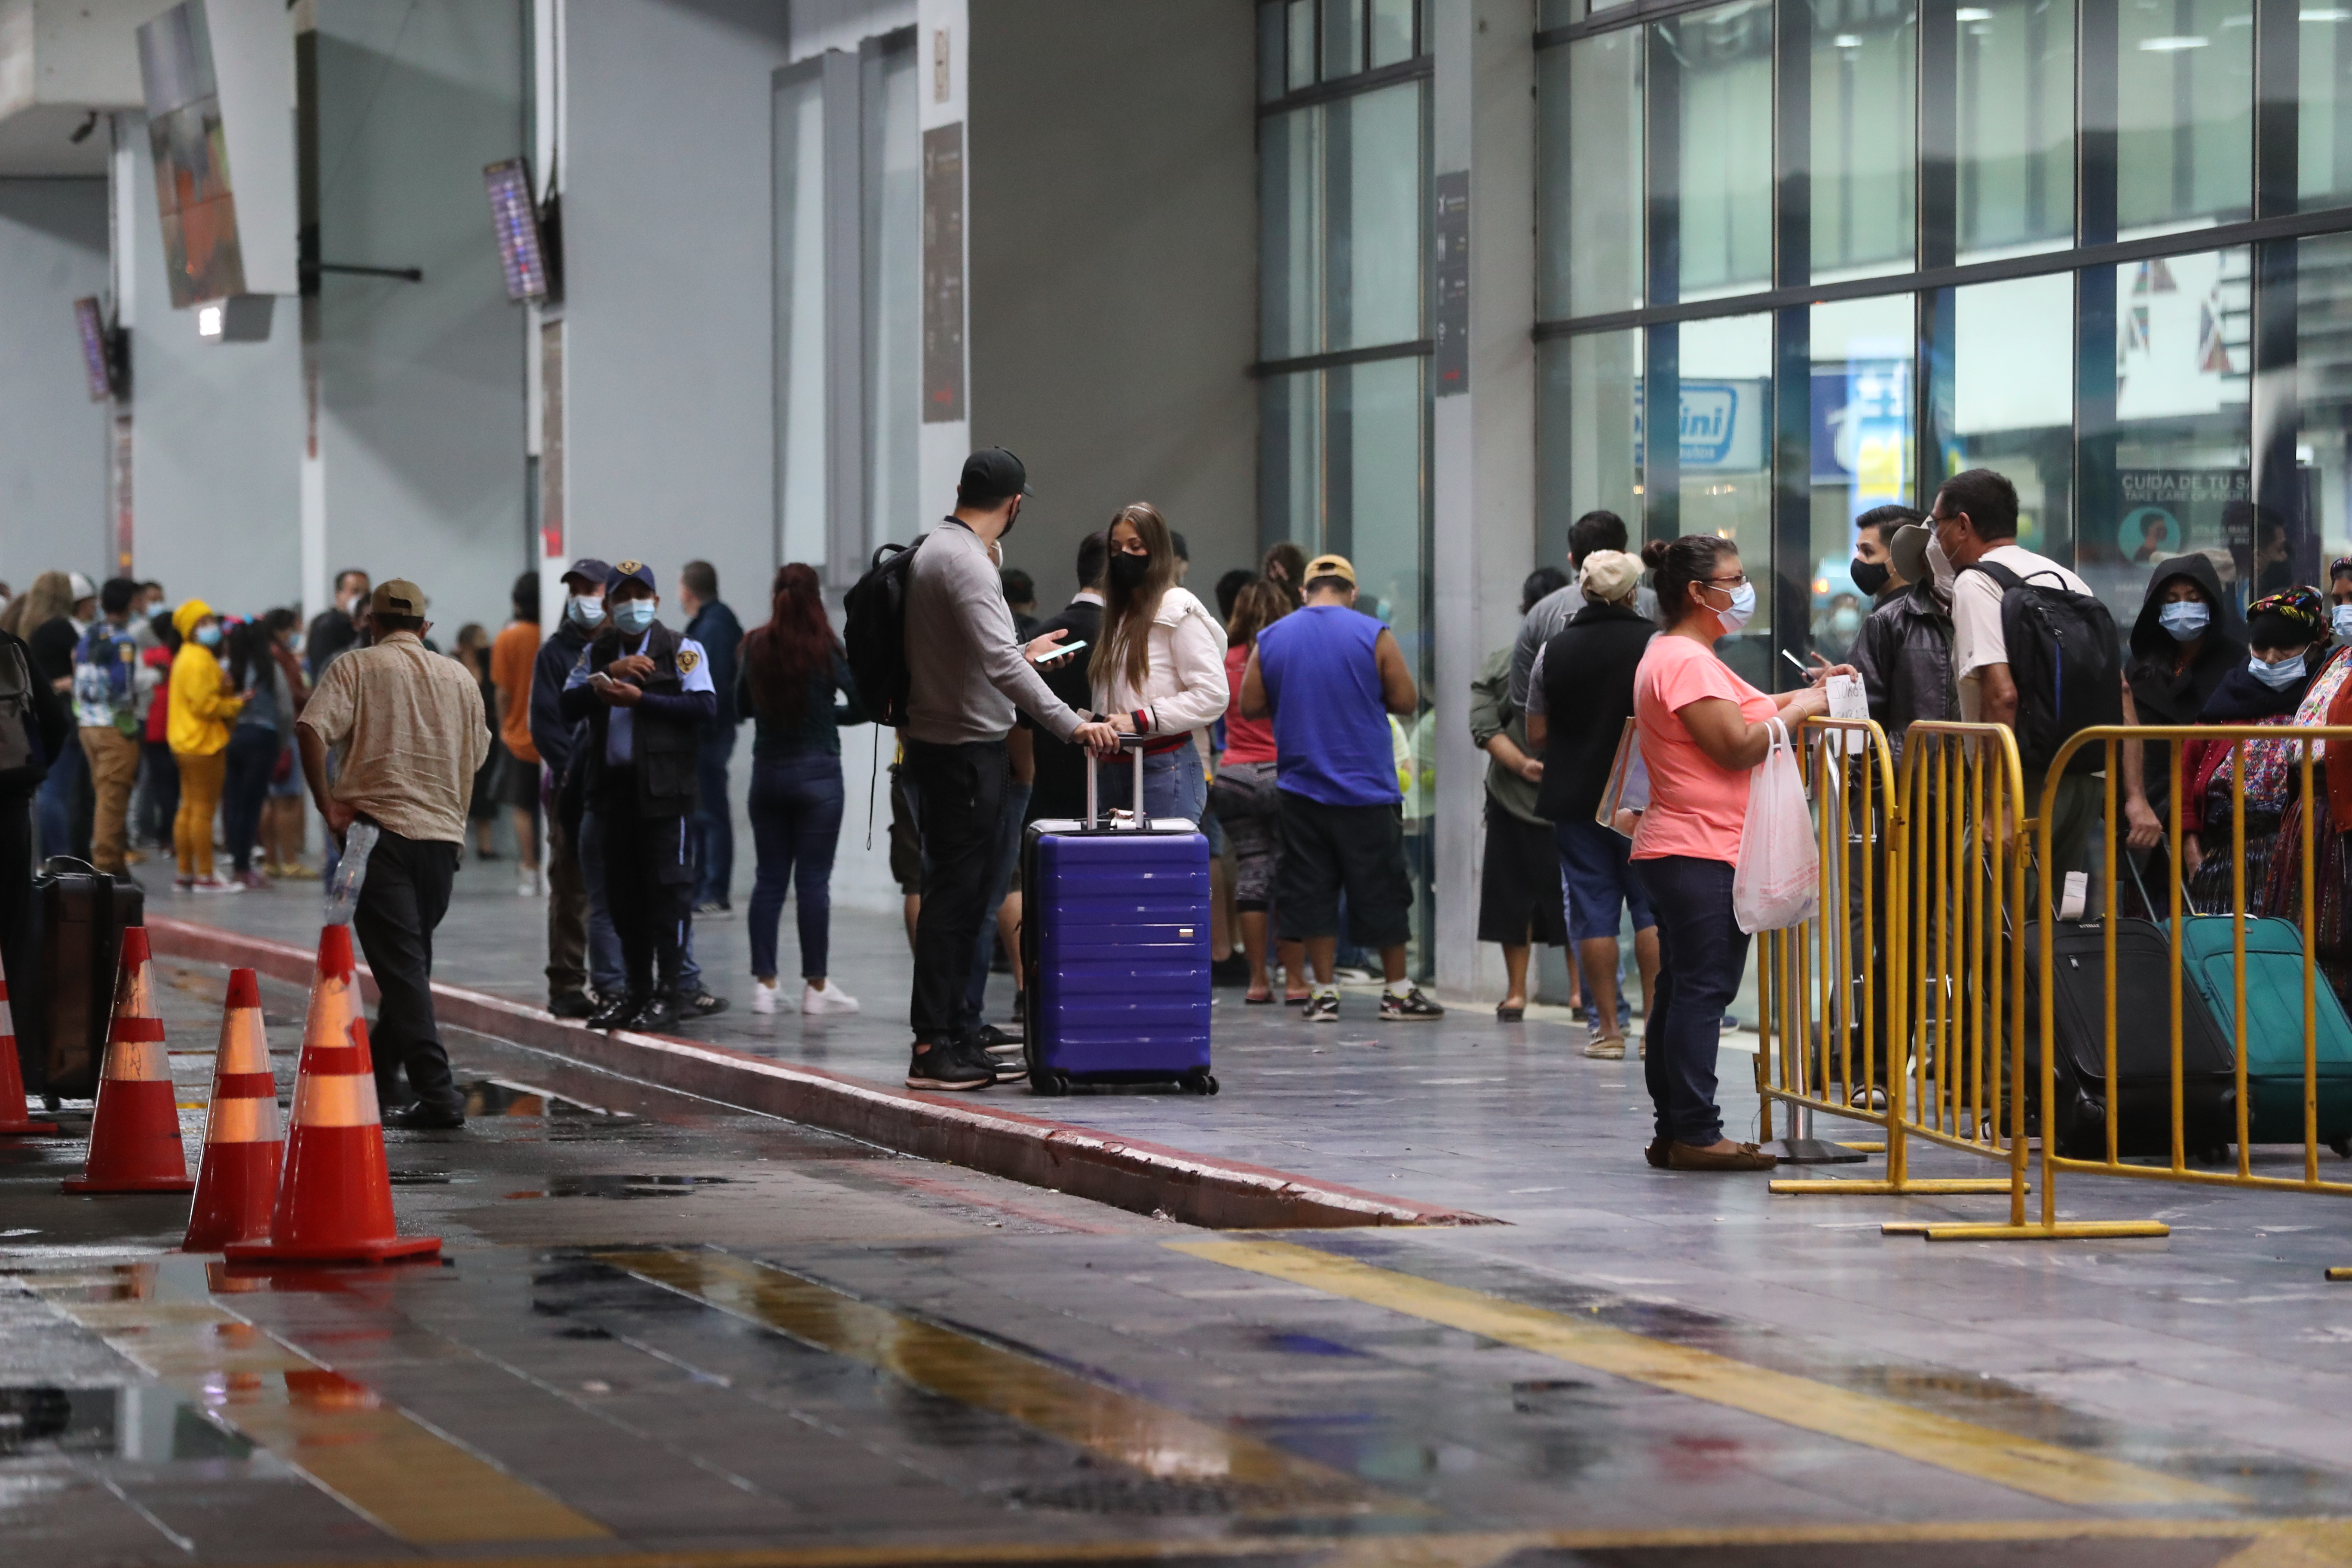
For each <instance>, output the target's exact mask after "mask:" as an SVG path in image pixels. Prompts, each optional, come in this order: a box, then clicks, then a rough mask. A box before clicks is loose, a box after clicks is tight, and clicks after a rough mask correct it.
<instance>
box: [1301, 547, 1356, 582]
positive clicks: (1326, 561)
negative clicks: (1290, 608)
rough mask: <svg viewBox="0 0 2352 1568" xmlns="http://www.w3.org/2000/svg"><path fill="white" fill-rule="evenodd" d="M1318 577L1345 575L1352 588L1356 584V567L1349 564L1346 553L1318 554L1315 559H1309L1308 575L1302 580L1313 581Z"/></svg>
mask: <svg viewBox="0 0 2352 1568" xmlns="http://www.w3.org/2000/svg"><path fill="white" fill-rule="evenodd" d="M1318 577H1344V578H1346V579H1347V580H1348V586H1349V587H1350V588H1352V587H1354V586H1355V585H1356V569H1355V567H1353V566H1351V565H1349V563H1348V558H1347V557H1346V556H1344V555H1318V556H1317V557H1316V558H1315V559H1314V560H1312V561H1309V562H1308V563H1307V575H1306V576H1305V577H1304V578H1303V579H1301V580H1302V581H1303V582H1307V583H1312V582H1313V581H1315V579H1316V578H1318Z"/></svg>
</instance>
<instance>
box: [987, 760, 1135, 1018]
mask: <svg viewBox="0 0 2352 1568" xmlns="http://www.w3.org/2000/svg"><path fill="white" fill-rule="evenodd" d="M1035 787H1036V786H1035V785H1034V784H1023V783H1022V782H1021V781H1020V780H1018V779H1015V778H1011V777H1007V778H1006V779H1005V781H1004V815H1003V816H1002V817H999V818H998V819H997V826H996V858H995V860H994V861H993V862H992V864H991V865H990V866H989V868H988V882H987V884H986V891H987V894H988V904H987V912H986V913H984V914H982V916H981V918H980V934H979V936H978V937H976V938H975V939H974V940H973V942H972V944H971V977H970V978H969V979H967V980H966V981H965V982H964V987H963V999H964V1002H965V1003H966V1005H968V1006H969V1007H970V1009H971V1016H973V1017H978V1016H981V1014H982V1013H983V1012H984V1011H986V1007H987V1002H988V965H989V963H990V961H991V960H992V959H993V958H995V956H996V911H997V910H998V908H999V907H1000V906H1001V905H1003V902H1004V895H1005V894H1007V893H1009V892H1011V891H1012V890H1013V874H1014V873H1015V872H1016V871H1018V870H1019V869H1020V867H1021V838H1022V835H1023V833H1024V825H1023V823H1022V820H1021V819H1022V818H1023V817H1024V816H1028V815H1029V792H1030V791H1031V790H1033V789H1034V788H1035ZM1150 789H1151V781H1150V779H1148V778H1147V779H1146V780H1145V781H1144V793H1145V795H1146V796H1147V797H1149V795H1150ZM1014 958H1015V961H1016V962H1017V961H1018V959H1019V955H1018V954H1017V953H1016V954H1015V955H1014Z"/></svg>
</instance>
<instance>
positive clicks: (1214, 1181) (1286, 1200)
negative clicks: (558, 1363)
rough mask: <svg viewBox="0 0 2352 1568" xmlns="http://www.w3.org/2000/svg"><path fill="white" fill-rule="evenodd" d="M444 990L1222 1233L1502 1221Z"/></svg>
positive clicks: (839, 1120)
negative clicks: (605, 1029)
mask: <svg viewBox="0 0 2352 1568" xmlns="http://www.w3.org/2000/svg"><path fill="white" fill-rule="evenodd" d="M147 930H148V933H149V935H150V937H151V938H152V943H153V947H154V951H155V952H156V954H157V955H158V956H169V957H173V958H184V959H191V960H194V961H196V962H199V963H226V964H232V965H238V966H242V967H246V968H251V969H256V970H258V971H260V972H261V973H264V974H267V975H269V976H270V977H271V978H273V979H276V980H283V981H286V982H289V984H296V985H308V984H310V975H311V970H312V966H313V962H314V959H315V956H316V955H315V954H313V953H312V952H309V951H308V950H306V949H303V948H299V947H295V946H293V945H291V944H289V943H287V942H273V941H270V940H269V939H268V938H267V937H257V936H247V935H245V934H243V933H241V932H237V931H223V930H221V929H219V928H218V927H215V926H208V925H201V924H198V923H196V922H194V921H178V920H172V919H170V918H168V917H164V916H156V915H150V916H149V917H148V920H147ZM360 978H361V984H362V987H363V989H364V990H365V992H366V993H367V994H369V995H370V996H373V994H374V992H375V983H374V980H373V977H372V976H371V975H369V973H368V971H367V968H366V966H365V965H364V964H362V966H361V968H360ZM433 992H434V1005H435V1009H436V1013H437V1015H438V1016H439V1017H440V1019H441V1021H442V1022H443V1023H446V1024H449V1025H452V1026H456V1027H457V1028H462V1029H470V1030H473V1031H474V1032H476V1033H478V1034H483V1035H488V1036H491V1037H495V1038H498V1039H501V1040H509V1041H511V1042H513V1043H514V1044H516V1045H519V1046H522V1047H527V1048H529V1049H531V1050H538V1051H545V1052H547V1053H548V1054H550V1055H551V1056H557V1057H562V1058H564V1059H565V1060H567V1061H572V1062H578V1063H582V1064H583V1065H585V1066H588V1067H592V1068H597V1069H598V1070H600V1071H604V1072H609V1073H612V1074H614V1075H615V1076H617V1077H621V1078H626V1079H635V1080H637V1081H639V1082H643V1083H650V1084H655V1085H658V1086H660V1087H661V1088H664V1089H679V1090H683V1091H684V1092H686V1093H688V1094H694V1095H699V1096H701V1097H702V1098H704V1099H707V1100H716V1101H718V1102H719V1103H720V1104H723V1105H733V1106H740V1107H741V1108H742V1109H744V1110H756V1111H761V1112H764V1113H766V1114H768V1115H771V1116H781V1117H784V1118H786V1119H788V1120H790V1121H798V1122H802V1123H803V1124H805V1125H807V1126H811V1127H821V1128H824V1129H825V1130H826V1131H832V1132H842V1133H846V1134H848V1135H849V1136H850V1137H853V1138H858V1139H863V1140H864V1141H866V1142H869V1143H876V1144H878V1145H880V1146H881V1147H883V1148H886V1149H895V1150H897V1151H898V1152H901V1153H905V1154H915V1155H919V1156H921V1157H922V1158H924V1159H927V1160H940V1161H944V1162H946V1163H950V1164H956V1165H966V1166H970V1167H971V1169H973V1170H976V1171H985V1172H987V1173H990V1174H991V1175H997V1176H1004V1177H1007V1178H1009V1179H1011V1180H1013V1181H1016V1182H1025V1183H1027V1184H1030V1185H1032V1186H1038V1187H1047V1188H1051V1189H1052V1190H1054V1191H1055V1192H1063V1193H1068V1194H1072V1195H1074V1196H1076V1197H1082V1198H1089V1199H1092V1200H1093V1201H1095V1202H1097V1203H1103V1204H1109V1205H1112V1206H1114V1207H1116V1208H1122V1209H1126V1210H1127V1211H1129V1213H1131V1214H1164V1215H1167V1216H1168V1217H1169V1218H1171V1219H1174V1220H1180V1221H1182V1222H1183V1223H1185V1224H1187V1225H1197V1226H1207V1227H1209V1228H1212V1229H1217V1230H1284V1229H1300V1228H1318V1227H1334V1226H1370V1225H1410V1226H1461V1225H1496V1224H1499V1223H1501V1222H1500V1221H1497V1220H1494V1219H1490V1218H1488V1217H1487V1216H1486V1215H1478V1214H1471V1213H1468V1212H1466V1211H1464V1210H1459V1209H1447V1208H1440V1207H1437V1206H1435V1205H1430V1204H1418V1203H1413V1202H1412V1201H1411V1200H1409V1199H1404V1198H1393V1197H1387V1196H1383V1195H1382V1194H1378V1193H1367V1192H1362V1191H1359V1190H1358V1189H1356V1188H1353V1187H1342V1186H1338V1185H1335V1184H1329V1183H1325V1182H1316V1181H1311V1180H1308V1179H1307V1178H1305V1177H1302V1176H1295V1175H1291V1174H1289V1173H1285V1172H1282V1171H1276V1170H1270V1169H1268V1168H1267V1167H1265V1166H1263V1165H1250V1164H1244V1163H1240V1162H1238V1161H1230V1160H1217V1159H1211V1158H1207V1157H1204V1156H1202V1155H1198V1154H1188V1153H1186V1152H1183V1151H1182V1150H1181V1149H1170V1148H1166V1147H1164V1146H1162V1145H1160V1144H1157V1143H1146V1142H1139V1141H1137V1140H1135V1139H1131V1138H1117V1137H1113V1136H1110V1135H1108V1134H1107V1133H1103V1132H1100V1131H1096V1130H1095V1129H1093V1128H1089V1127H1074V1126H1071V1125H1069V1124H1068V1123H1066V1122H1059V1121H1045V1120H1043V1119H1041V1118H1038V1117H1034V1116H1024V1115H1022V1114H1020V1113H1019V1112H1017V1111H1013V1110H1001V1109H999V1108H997V1107H996V1106H994V1105H990V1104H986V1103H984V1102H982V1101H979V1100H973V1099H964V1098H958V1099H955V1100H946V1099H942V1098H940V1097H938V1096H933V1095H922V1094H912V1093H908V1091H906V1090H903V1089H887V1088H884V1087H882V1086H880V1085H878V1084H872V1083H867V1082H866V1081H864V1080H862V1079H853V1078H848V1077H845V1076H844V1075H842V1074H840V1073H833V1072H826V1071H824V1069H822V1068H811V1067H800V1066H793V1065H787V1064H785V1063H782V1062H776V1061H770V1060H768V1059H767V1058H763V1057H756V1056H752V1055H751V1054H750V1053H749V1052H745V1051H739V1050H734V1049H732V1048H730V1047H726V1046H717V1045H706V1044H703V1043H701V1042H699V1041H695V1040H686V1039H679V1038H677V1037H672V1036H665V1035H638V1034H631V1033H628V1032H626V1031H623V1030H615V1031H614V1032H613V1033H611V1034H600V1033H596V1032H593V1031H591V1030H588V1029H584V1028H583V1027H581V1026H579V1025H578V1024H577V1023H573V1022H569V1021H566V1020H564V1019H561V1018H557V1017H555V1016H551V1015H550V1014H548V1013H545V1012H542V1011H541V1010H540V1009H538V1008H536V1007H527V1006H524V1005H522V1004H520V1003H518V1002H509V1001H508V1000H507V999H506V998H504V997H502V996H491V995H488V994H484V993H482V992H479V991H467V990H463V989H461V988H459V987H457V986H454V985H441V984H436V985H435V986H434V987H433Z"/></svg>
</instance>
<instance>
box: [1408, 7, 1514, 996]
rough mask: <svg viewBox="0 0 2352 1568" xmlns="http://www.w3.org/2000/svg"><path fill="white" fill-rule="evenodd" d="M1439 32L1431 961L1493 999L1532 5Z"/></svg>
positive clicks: (1455, 11)
mask: <svg viewBox="0 0 2352 1568" xmlns="http://www.w3.org/2000/svg"><path fill="white" fill-rule="evenodd" d="M1429 27H1430V36H1429V39H1428V42H1429V46H1430V47H1431V50H1432V52H1433V54H1434V55H1435V56H1436V72H1437V74H1436V79H1435V81H1434V83H1433V92H1432V114H1431V138H1432V152H1433V172H1434V173H1435V174H1436V175H1437V182H1436V183H1437V184H1438V186H1439V187H1440V188H1441V189H1442V188H1444V184H1446V182H1445V179H1444V176H1445V175H1447V174H1457V173H1463V172H1466V173H1467V174H1468V175H1469V222H1468V237H1469V256H1468V263H1469V315H1468V339H1469V353H1468V367H1467V375H1466V377H1465V385H1464V389H1463V390H1461V391H1459V392H1454V391H1451V390H1448V391H1446V392H1445V395H1441V396H1439V397H1437V398H1436V399H1435V406H1434V410H1433V419H1432V425H1433V429H1432V437H1431V447H1430V470H1431V489H1432V491H1433V522H1432V528H1433V535H1434V541H1435V548H1434V549H1433V551H1432V552H1431V556H1432V563H1431V570H1432V574H1433V590H1434V595H1433V596H1434V600H1435V613H1434V616H1433V626H1434V629H1435V640H1436V665H1437V672H1436V690H1435V691H1433V692H1432V693H1431V694H1430V695H1431V696H1432V697H1433V699H1434V700H1435V701H1436V704H1437V707H1438V711H1439V713H1440V715H1441V721H1440V724H1439V726H1438V731H1437V845H1436V857H1437V862H1436V863H1437V877H1436V879H1437V941H1436V948H1435V957H1436V968H1437V984H1438V985H1439V987H1440V988H1441V989H1442V990H1444V991H1446V992H1448V993H1450V994H1453V995H1454V996H1455V997H1456V998H1457V999H1462V998H1464V997H1465V996H1468V995H1476V996H1477V997H1479V998H1480V999H1482V1000H1484V999H1490V998H1491V997H1492V996H1493V995H1495V994H1498V992H1499V987H1500V984H1501V976H1502V957H1501V954H1500V952H1498V951H1497V950H1496V949H1494V948H1486V949H1484V950H1481V949H1480V948H1479V947H1478V945H1477V942H1476V940H1475V938H1476V935H1477V925H1478V884H1479V875H1478V872H1479V861H1480V857H1481V852H1482V850H1483V847H1484V844H1485V833H1484V828H1483V826H1482V823H1483V817H1484V814H1485V806H1486V782H1485V781H1486V756H1485V755H1484V753H1482V752H1479V751H1477V750H1476V749H1475V747H1473V746H1472V745H1471V743H1470V731H1469V727H1468V725H1467V723H1466V722H1465V710H1466V708H1467V705H1468V702H1469V689H1470V682H1471V680H1472V679H1474V678H1475V676H1476V675H1477V673H1478V667H1479V665H1480V664H1481V663H1482V662H1483V661H1484V660H1485V658H1486V655H1487V653H1489V652H1490V651H1491V650H1493V649H1494V648H1496V647H1502V646H1504V645H1505V644H1507V642H1509V640H1510V639H1511V637H1513V636H1514V635H1515V634H1516V633H1517V628H1518V614H1517V611H1518V589H1519V584H1520V582H1521V581H1522V579H1524V578H1525V577H1526V575H1527V574H1528V571H1530V570H1531V569H1532V564H1533V559H1534V551H1535V344H1534V342H1533V341H1532V340H1531V339H1530V337H1529V336H1528V331H1529V329H1530V328H1531V327H1532V326H1533V325H1534V323H1535V175H1536V169H1535V142H1536V117H1535V92H1534V88H1535V49H1534V43H1533V40H1534V37H1535V6H1534V5H1533V4H1532V0H1433V3H1432V5H1431V6H1430V16H1429ZM1433 229H1434V225H1433Z"/></svg>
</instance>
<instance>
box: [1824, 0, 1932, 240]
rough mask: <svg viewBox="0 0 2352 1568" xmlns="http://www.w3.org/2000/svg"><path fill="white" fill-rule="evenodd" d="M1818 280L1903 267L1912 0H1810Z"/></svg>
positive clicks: (1910, 171) (1912, 113) (1910, 231)
mask: <svg viewBox="0 0 2352 1568" xmlns="http://www.w3.org/2000/svg"><path fill="white" fill-rule="evenodd" d="M1811 5H1812V16H1813V37H1812V83H1811V86H1812V94H1811V96H1812V118H1813V123H1812V139H1811V156H1812V164H1811V174H1812V181H1811V190H1812V208H1813V224H1812V260H1813V278H1814V279H1815V280H1817V281H1821V280H1827V279H1841V278H1861V277H1869V276H1872V275H1874V274H1879V273H1885V272H1899V271H1903V270H1906V268H1909V266H1910V265H1911V258H1912V255H1913V253H1914V250H1915V248H1916V247H1915V246H1914V244H1913V236H1914V234H1915V233H1916V223H1915V221H1914V215H1915V211H1916V204H1915V201H1914V198H1913V181H1914V171H1915V170H1916V167H1917V163H1918V155H1917V152H1916V147H1917V141H1918V138H1917V134H1916V127H1917V123H1918V110H1917V98H1918V91H1917V86H1918V82H1917V79H1918V60H1919V28H1918V12H1917V8H1916V5H1915V3H1914V0H1811Z"/></svg>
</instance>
